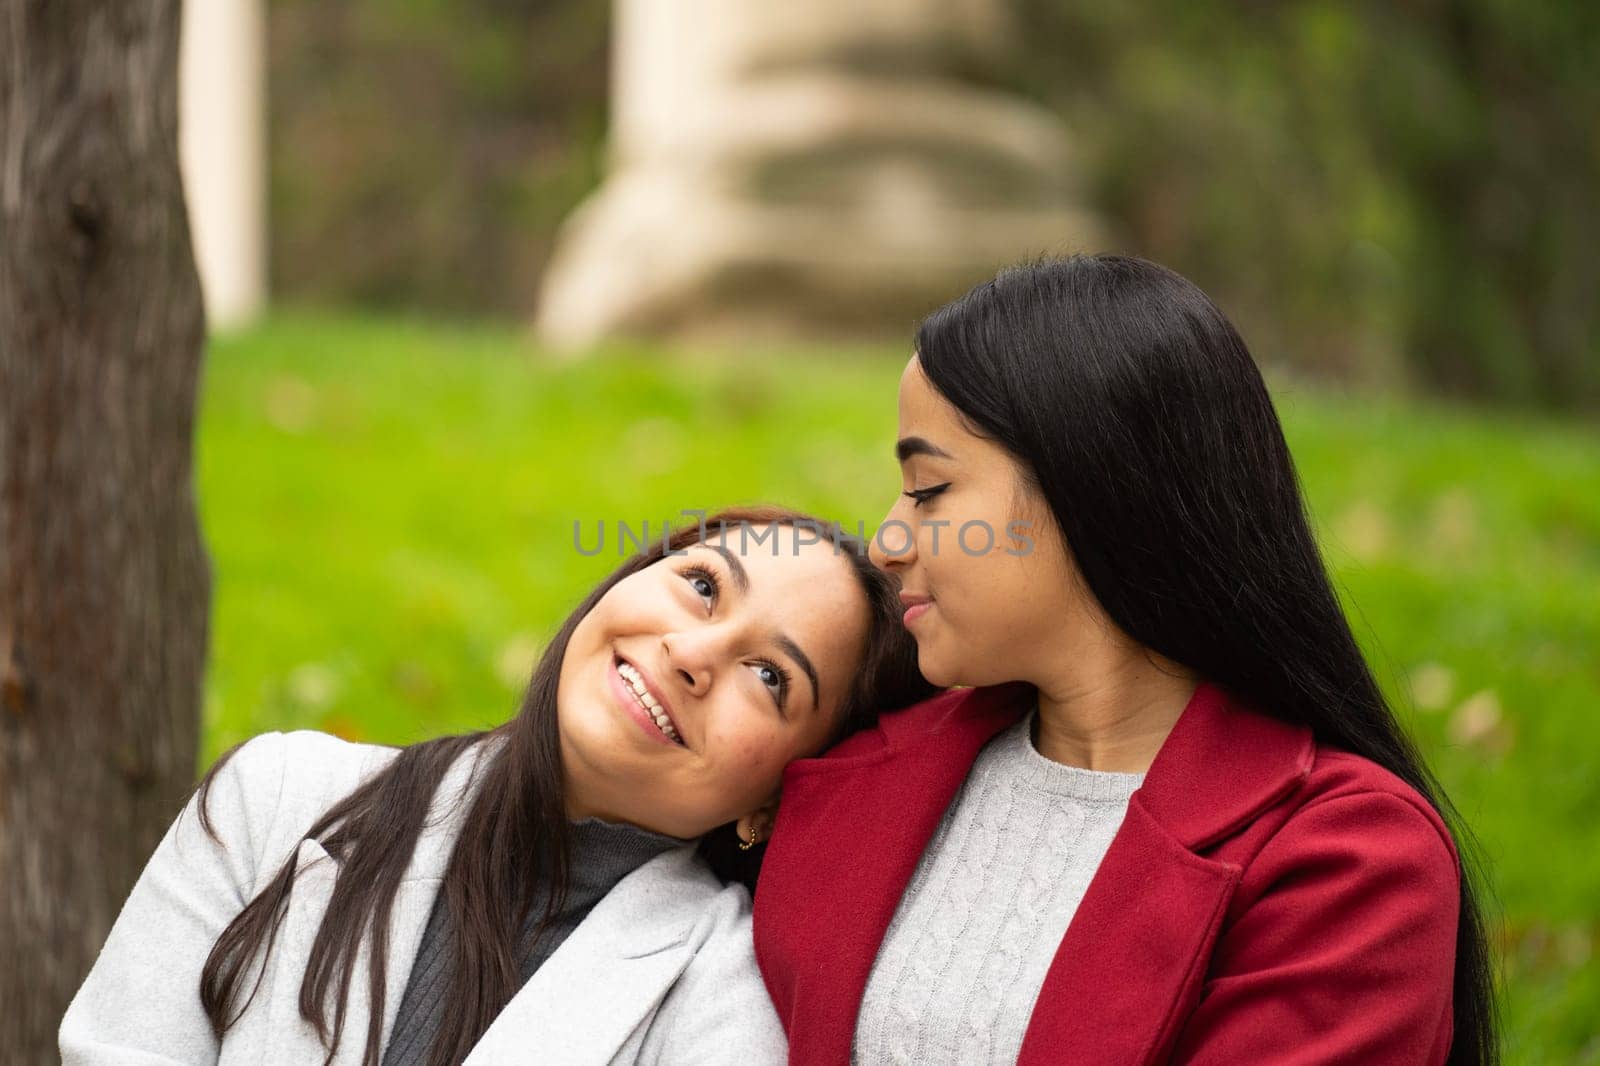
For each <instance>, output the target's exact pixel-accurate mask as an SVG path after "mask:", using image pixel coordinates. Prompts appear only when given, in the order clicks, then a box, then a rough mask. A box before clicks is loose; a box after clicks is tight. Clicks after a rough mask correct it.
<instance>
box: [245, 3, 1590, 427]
mask: <svg viewBox="0 0 1600 1066" xmlns="http://www.w3.org/2000/svg"><path fill="white" fill-rule="evenodd" d="M1014 2H1015V3H1016V5H1017V12H1018V21H1019V28H1020V29H1021V31H1022V32H1021V33H1020V34H1019V38H1020V39H1021V40H1022V41H1024V42H1026V45H1025V47H1024V48H1023V49H1022V50H1021V51H1020V53H1019V55H1018V57H1017V61H1016V62H1015V63H1014V64H1012V65H1011V66H1010V68H1009V69H1008V70H1007V71H1005V72H1004V73H1003V75H1002V77H1003V80H1004V81H1005V82H1006V84H1007V86H1008V87H1011V88H1015V89H1018V90H1021V91H1023V92H1025V93H1026V94H1028V95H1030V96H1032V97H1034V98H1036V99H1040V100H1043V101H1045V102H1047V103H1048V104H1050V105H1051V106H1052V107H1054V108H1056V109H1058V110H1059V111H1060V112H1061V113H1062V114H1063V116H1064V117H1065V118H1066V119H1067V121H1068V122H1069V123H1070V125H1071V127H1072V129H1073V130H1074V132H1075V134H1076V136H1077V140H1078V143H1079V145H1080V147H1081V149H1082V153H1083V169H1084V176H1085V178H1086V179H1087V184H1086V188H1087V190H1088V193H1089V196H1090V199H1091V200H1092V202H1093V204H1094V206H1096V207H1097V208H1098V209H1099V210H1100V211H1101V212H1102V213H1103V214H1104V215H1105V216H1106V217H1107V219H1108V220H1109V221H1110V222H1111V223H1112V225H1113V226H1114V227H1115V228H1116V229H1117V230H1118V231H1119V232H1120V234H1121V238H1120V239H1119V241H1118V244H1119V247H1121V248H1125V249H1127V250H1131V251H1135V252H1138V253H1140V254H1144V255H1147V256H1150V257H1151V258H1155V259H1158V260H1160V261H1162V262H1166V263H1169V264H1171V265H1172V266H1174V267H1176V268H1177V269H1179V270H1180V271H1182V272H1184V273H1185V274H1188V275H1189V276H1191V277H1193V278H1194V279H1195V280H1197V281H1198V282H1200V283H1201V284H1202V285H1204V286H1205V287H1206V288H1207V289H1208V290H1209V291H1211V292H1212V293H1213V295H1214V296H1216V298H1217V299H1218V301H1219V302H1220V303H1221V304H1222V305H1223V306H1224V307H1225V308H1226V309H1227V310H1228V311H1229V313H1230V314H1231V315H1233V316H1234V317H1235V318H1236V319H1237V320H1238V321H1239V322H1240V323H1241V325H1242V327H1243V328H1244V329H1245V332H1246V334H1247V336H1248V337H1249V338H1250V339H1251V341H1252V347H1253V348H1254V349H1255V350H1256V352H1257V354H1258V356H1260V357H1261V358H1262V359H1263V361H1265V362H1280V363H1285V364H1289V365H1293V366H1296V367H1300V368H1304V369H1306V370H1309V371H1313V372H1317V373H1322V374H1331V375H1338V376H1341V377H1345V378H1350V379H1355V380H1361V381H1366V382H1372V383H1377V384H1383V385H1405V384H1414V385H1418V386H1422V387H1425V388H1428V389H1432V390H1440V391H1444V392H1448V393H1452V394H1456V395H1461V396H1470V397H1478V398H1483V399H1493V400H1498V401H1503V402H1512V403H1519V404H1530V405H1543V406H1549V407H1555V408H1573V409H1576V408H1585V409H1588V410H1595V409H1600V308H1597V303H1600V301H1597V294H1600V210H1597V208H1596V203H1595V200H1596V190H1597V189H1600V75H1597V73H1596V72H1597V70H1600V68H1597V66H1596V64H1595V61H1594V60H1595V56H1596V55H1600V5H1596V4H1593V3H1589V2H1586V0H1550V2H1547V3H1542V4H1535V5H1525V4H1514V3H1511V2H1509V0H1401V2H1386V3H1379V2H1375V0H1366V2H1358V3H1347V2H1341V0H1299V2H1289V3H1273V4H1264V3H1244V4H1235V3H1224V2H1220V0H1206V2H1194V0H1146V2H1144V3H1140V4H1091V3H1076V2H1073V3H1068V2H1064V0H1014ZM609 19H610V12H609V5H608V4H605V3H599V2H593V0H590V2H581V3H580V2H577V0H449V2H447V0H347V2H344V3H338V4H329V3H320V2H317V0H272V4H271V7H270V40H271V46H270V47H271V56H270V65H269V71H270V78H271V90H270V91H271V131H272V132H271V137H272V205H271V206H272V217H273V233H274V244H273V252H272V258H273V284H274V286H275V291H276V292H277V293H278V294H279V295H280V296H282V297H286V298H289V299H312V300H315V301H317V302H341V303H350V302H354V303H360V304H364V305H368V306H397V305H410V306H423V307H431V308H437V309H446V310H450V311H469V310H470V311H489V312H495V313H500V314H514V315H525V314H527V313H528V312H529V311H530V310H531V308H532V303H533V299H534V294H535V292H536V290H537V281H538V275H539V272H540V270H541V268H542V266H543V264H544V262H545V261H546V259H547V258H548V255H549V252H550V248H551V246H552V242H553V237H554V231H555V228H556V226H557V224H558V223H559V221H560V219H561V218H562V217H563V216H564V215H565V214H566V213H567V211H569V210H570V209H571V208H572V206H574V205H575V204H576V203H577V202H578V201H579V200H580V199H581V198H582V196H583V195H584V193H585V192H587V191H588V190H589V189H591V188H592V187H593V186H594V185H595V183H596V182H597V181H598V180H599V177H600V173H601V166H602V159H603V150H602V145H603V131H604V121H605V95H606V71H607V64H608V40H607V34H608V29H609Z"/></svg>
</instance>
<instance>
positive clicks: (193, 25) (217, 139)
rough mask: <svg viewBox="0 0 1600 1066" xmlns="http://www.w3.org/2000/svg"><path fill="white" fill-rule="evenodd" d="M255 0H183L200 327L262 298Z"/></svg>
mask: <svg viewBox="0 0 1600 1066" xmlns="http://www.w3.org/2000/svg"><path fill="white" fill-rule="evenodd" d="M262 17H263V16H262V10H261V0H188V2H187V3H185V4H184V5H183V27H182V31H181V32H182V36H181V39H180V45H179V65H178V93H179V99H178V108H179V111H178V154H179V159H180V163H181V166H182V168H183V191H184V199H185V200H186V201H187V203H188V209H189V228H190V231H191V234H192V238H193V241H194V252H195V261H196V263H197V265H198V266H199V268H200V286H201V289H202V290H203V291H204V293H205V304H206V319H207V325H208V327H209V328H210V329H212V330H217V329H231V328H234V327H237V326H242V325H245V324H247V323H248V322H249V321H250V320H251V319H253V318H255V317H256V315H257V314H259V313H260V311H261V309H262V306H263V305H264V304H265V302H266V296H267V244H266V180H265V179H266V162H265V155H266V153H265V149H264V145H265V141H266V129H265V115H266V110H265V107H264V105H263V88H264V82H265V79H264V77H263V73H262V72H263V69H264V65H263V61H264V53H263V49H264V48H265V46H266V40H265V36H264V34H263V25H262Z"/></svg>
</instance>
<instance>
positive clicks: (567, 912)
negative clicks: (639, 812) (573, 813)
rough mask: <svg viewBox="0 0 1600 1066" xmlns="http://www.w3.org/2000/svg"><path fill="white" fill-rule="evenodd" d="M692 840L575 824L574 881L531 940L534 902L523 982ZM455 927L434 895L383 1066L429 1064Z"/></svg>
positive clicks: (592, 821)
mask: <svg viewBox="0 0 1600 1066" xmlns="http://www.w3.org/2000/svg"><path fill="white" fill-rule="evenodd" d="M686 843H688V841H686V840H679V839H678V838H676V837H670V836H665V835H663V834H661V833H652V832H650V831H649V830H648V829H640V828H638V827H636V826H631V825H624V824H621V823H616V822H606V821H602V820H600V819H599V818H585V819H583V820H582V821H579V822H573V823H572V883H571V885H570V886H569V887H568V890H567V897H566V901H565V903H564V904H563V906H562V908H561V910H560V911H559V912H558V913H557V915H556V917H555V919H554V920H553V921H552V922H551V924H550V927H549V928H547V929H546V930H545V931H544V933H543V934H542V935H541V936H540V937H539V938H538V939H537V940H536V941H532V942H530V941H529V940H528V937H529V935H530V934H531V933H532V932H533V930H532V925H533V924H534V923H537V921H538V919H539V917H540V915H542V914H543V907H544V902H545V901H544V897H541V898H540V899H538V900H537V901H536V902H535V904H534V909H533V917H532V919H531V921H530V925H529V928H526V929H524V930H523V940H524V943H523V956H522V967H521V978H522V983H523V984H527V983H528V979H529V978H530V977H532V976H533V974H534V971H535V970H537V969H538V968H539V966H540V965H541V964H542V963H543V962H544V961H545V960H546V959H548V958H549V957H550V956H551V955H553V954H555V950H556V948H558V947H560V946H561V942H562V941H564V940H566V939H567V937H568V935H570V934H571V933H572V931H573V930H574V929H576V928H577V927H578V924H579V923H580V922H582V921H583V919H584V917H585V916H586V915H588V913H589V911H590V910H591V909H593V907H594V905H595V904H596V903H599V902H600V900H601V899H602V898H604V896H605V894H606V893H607V892H610V891H611V890H612V889H613V888H614V887H616V884H617V882H618V881H621V880H622V879H623V878H624V877H626V876H627V875H628V874H630V873H632V872H633V871H634V870H636V869H637V868H639V867H640V866H643V865H644V864H645V863H646V862H648V861H650V860H651V859H653V858H655V857H656V856H657V855H660V854H661V853H663V852H665V851H669V850H671V849H672V848H675V847H679V846H681V845H683V844H686ZM453 935H454V934H453V931H452V930H451V929H450V927H449V923H448V921H447V920H446V913H445V909H444V893H443V892H440V893H439V895H438V896H436V897H435V898H434V902H433V910H432V911H431V912H430V913H429V915H428V925H427V928H426V929H425V930H424V931H423V934H422V944H421V946H420V947H419V948H418V949H417V958H416V961H415V962H413V963H412V965H411V976H410V978H409V980H408V981H407V983H406V991H405V996H404V997H403V998H402V999H401V1000H400V1010H399V1013H398V1014H397V1015H396V1017H395V1022H394V1032H393V1033H392V1034H391V1035H390V1037H389V1046H388V1047H387V1048H386V1049H385V1050H384V1053H383V1066H423V1064H425V1063H426V1062H427V1061H428V1051H429V1049H430V1048H431V1047H432V1046H433V1041H434V1037H435V1036H436V1035H437V1034H438V1032H439V1019H440V1016H441V1015H442V1013H443V1010H444V993H445V988H446V977H445V969H446V965H445V964H446V963H447V962H448V960H449V958H450V945H451V939H452V937H453ZM538 1039H539V1034H537V1033H529V1034H528V1041H529V1047H530V1048H533V1047H537V1046H538Z"/></svg>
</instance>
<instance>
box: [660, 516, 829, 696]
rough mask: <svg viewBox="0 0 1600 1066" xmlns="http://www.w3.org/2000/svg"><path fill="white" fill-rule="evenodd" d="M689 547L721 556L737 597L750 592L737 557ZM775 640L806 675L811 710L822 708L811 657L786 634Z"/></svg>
mask: <svg viewBox="0 0 1600 1066" xmlns="http://www.w3.org/2000/svg"><path fill="white" fill-rule="evenodd" d="M690 547H694V548H708V549H710V550H711V551H714V552H716V553H717V554H718V555H720V556H722V558H723V560H724V561H725V562H726V563H727V564H728V569H729V570H730V571H732V572H733V583H734V584H735V585H737V586H739V595H741V596H743V595H745V594H747V593H748V592H749V591H750V574H749V572H748V571H746V570H745V568H744V564H743V563H741V562H740V561H739V557H738V556H737V555H735V554H733V553H732V552H731V551H729V550H728V549H727V548H725V547H723V546H722V545H721V544H707V543H705V542H704V541H701V542H700V543H698V544H693V545H690ZM776 640H777V644H778V647H780V648H782V649H783V651H784V654H786V655H788V656H789V658H791V659H793V660H794V661H795V663H796V664H797V665H798V666H799V667H800V669H801V671H802V672H803V673H804V674H805V675H806V679H807V680H808V681H810V682H811V707H812V709H813V710H815V709H816V708H818V707H820V706H822V682H821V681H819V680H817V668H816V667H815V666H814V665H813V664H812V662H811V656H809V655H807V654H806V653H805V650H804V649H803V648H801V647H800V645H798V644H796V643H795V642H794V641H793V640H792V639H791V638H790V637H789V635H788V634H787V633H779V634H778V636H777V638H776Z"/></svg>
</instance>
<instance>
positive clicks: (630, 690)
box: [614, 656, 683, 746]
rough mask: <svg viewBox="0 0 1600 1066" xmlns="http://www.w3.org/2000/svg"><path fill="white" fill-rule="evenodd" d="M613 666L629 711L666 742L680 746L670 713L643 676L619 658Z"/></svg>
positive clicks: (674, 723)
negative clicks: (649, 724)
mask: <svg viewBox="0 0 1600 1066" xmlns="http://www.w3.org/2000/svg"><path fill="white" fill-rule="evenodd" d="M614 665H615V668H616V672H617V677H618V678H619V679H620V680H621V681H622V688H623V691H624V692H625V694H626V695H627V696H628V697H629V705H630V709H636V710H638V711H639V712H640V713H641V714H642V716H643V717H644V718H646V719H648V721H649V722H650V723H651V724H652V725H653V726H654V727H655V729H656V730H657V731H658V732H659V733H660V734H661V735H662V736H663V737H664V738H665V739H666V740H668V741H670V742H671V743H673V744H678V745H680V746H681V745H682V744H683V737H682V735H681V734H679V732H678V726H677V723H676V722H674V721H673V720H672V715H671V713H670V712H668V710H667V709H666V707H665V706H664V705H663V704H662V702H661V700H659V699H658V698H657V697H656V694H655V692H654V691H653V690H652V687H651V685H650V683H649V682H648V681H647V680H646V679H645V676H644V674H643V673H642V672H641V671H640V670H639V668H638V667H636V666H634V665H633V664H632V663H630V662H628V661H627V660H626V659H623V658H621V657H620V656H619V657H618V658H617V660H616V662H615V664H614Z"/></svg>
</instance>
